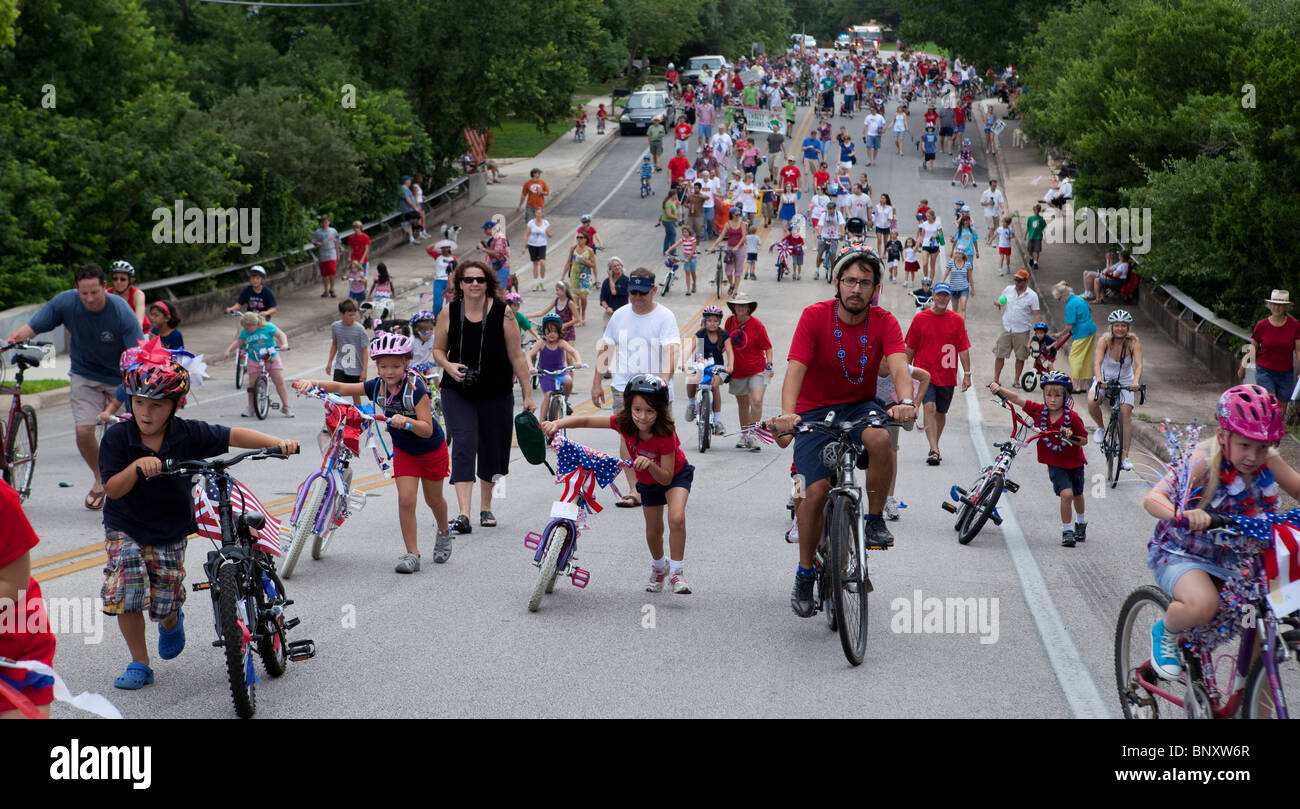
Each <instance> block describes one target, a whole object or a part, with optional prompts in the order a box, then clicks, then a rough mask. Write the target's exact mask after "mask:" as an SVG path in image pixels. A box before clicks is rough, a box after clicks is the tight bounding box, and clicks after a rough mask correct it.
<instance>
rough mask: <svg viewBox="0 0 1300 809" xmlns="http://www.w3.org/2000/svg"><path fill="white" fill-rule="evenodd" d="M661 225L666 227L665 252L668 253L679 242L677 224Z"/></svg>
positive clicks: (665, 223)
mask: <svg viewBox="0 0 1300 809" xmlns="http://www.w3.org/2000/svg"><path fill="white" fill-rule="evenodd" d="M661 224H662V225H663V226H664V252H665V253H667V252H668V248H670V247H672V246H673V244H674V243H675V242H676V241H677V223H676V222H662V223H661Z"/></svg>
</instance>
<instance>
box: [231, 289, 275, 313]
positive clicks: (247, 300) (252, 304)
mask: <svg viewBox="0 0 1300 809" xmlns="http://www.w3.org/2000/svg"><path fill="white" fill-rule="evenodd" d="M238 303H239V305H240V306H242V307H244V311H246V312H265V311H266V310H267V309H274V308H275V295H273V294H272V293H271V288H270V287H267V286H263V287H262V291H261V292H254V291H253V285H252V284H249V285H248V286H246V287H244V289H243V290H242V291H241V292H240V293H239V298H238Z"/></svg>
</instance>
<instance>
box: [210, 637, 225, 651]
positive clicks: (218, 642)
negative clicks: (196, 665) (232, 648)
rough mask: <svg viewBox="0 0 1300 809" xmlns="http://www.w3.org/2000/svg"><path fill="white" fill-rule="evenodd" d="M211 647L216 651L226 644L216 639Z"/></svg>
mask: <svg viewBox="0 0 1300 809" xmlns="http://www.w3.org/2000/svg"><path fill="white" fill-rule="evenodd" d="M212 645H213V647H215V648H217V649H220V648H221V647H222V646H225V645H226V642H225V641H224V640H221V639H220V638H218V639H216V640H214V641H212Z"/></svg>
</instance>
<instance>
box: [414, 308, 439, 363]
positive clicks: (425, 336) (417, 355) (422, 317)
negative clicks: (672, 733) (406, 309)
mask: <svg viewBox="0 0 1300 809" xmlns="http://www.w3.org/2000/svg"><path fill="white" fill-rule="evenodd" d="M437 323H438V316H437V315H435V314H434V313H433V312H430V311H429V310H428V309H421V310H420V311H418V312H416V313H415V314H413V315H411V370H413V371H415V372H416V373H418V374H424V373H425V371H431V372H434V373H437V372H439V371H441V369H442V366H440V365H438V363H437V362H435V361H434V359H433V327H434V326H435V325H437Z"/></svg>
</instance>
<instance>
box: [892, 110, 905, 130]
mask: <svg viewBox="0 0 1300 809" xmlns="http://www.w3.org/2000/svg"><path fill="white" fill-rule="evenodd" d="M894 131H895V132H906V131H907V116H906V115H904V114H903V113H901V112H896V113H894Z"/></svg>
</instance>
